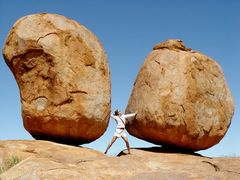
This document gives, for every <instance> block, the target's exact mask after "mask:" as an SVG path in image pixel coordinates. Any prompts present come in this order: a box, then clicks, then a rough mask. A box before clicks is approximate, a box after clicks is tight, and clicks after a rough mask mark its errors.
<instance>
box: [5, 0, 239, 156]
mask: <svg viewBox="0 0 240 180" xmlns="http://www.w3.org/2000/svg"><path fill="white" fill-rule="evenodd" d="M239 9H240V1H238V0H202V1H197V0H183V1H179V0H169V1H164V0H132V1H128V0H121V1H114V0H95V1H87V0H85V1H82V0H51V1H47V0H45V1H39V0H25V1H19V0H0V45H1V47H3V45H4V42H5V39H6V37H7V34H8V32H9V30H10V29H11V27H12V25H13V24H14V22H15V21H16V20H18V19H19V18H20V17H22V16H25V15H29V14H33V13H40V12H47V13H56V14H61V15H64V16H66V17H68V18H71V19H74V20H76V21H78V22H79V23H81V24H83V25H84V26H86V27H87V28H88V29H90V30H91V31H92V32H93V33H95V34H96V36H97V37H98V38H99V40H100V41H101V43H102V44H103V46H104V48H105V50H106V52H107V56H108V62H109V66H110V69H111V81H112V110H114V109H115V108H119V109H121V110H123V111H124V110H125V107H126V105H127V102H128V98H129V96H130V93H131V90H132V86H133V82H134V80H135V78H136V75H137V73H138V71H139V69H140V67H141V64H142V63H143V61H144V59H145V58H146V56H147V55H148V54H149V53H150V51H151V50H152V47H153V46H154V45H155V44H157V43H159V42H161V41H164V40H166V39H170V38H177V39H182V40H183V41H184V42H185V44H186V46H187V47H191V48H192V49H194V50H198V51H200V52H202V53H204V54H206V55H208V56H210V57H212V58H213V59H215V60H216V61H217V62H218V63H219V64H220V65H221V66H222V68H223V71H224V74H225V78H226V80H227V83H228V85H229V88H230V90H231V92H232V95H233V97H234V100H235V113H234V117H233V119H232V124H231V126H230V128H229V130H228V132H227V134H226V136H225V137H224V138H223V139H222V141H221V142H220V143H219V144H218V145H215V146H214V147H212V148H210V149H208V150H204V151H200V152H199V153H201V154H202V155H206V156H240V141H239V139H240V124H239V117H240V108H239V104H240V95H239V81H240V80H239V79H240V70H239V68H240V53H239V52H240V21H239V18H240V11H239ZM0 99H1V103H0V139H2V140H5V139H32V137H31V136H30V135H29V133H28V132H27V131H26V130H25V129H24V128H23V124H22V118H21V104H20V97H19V90H18V87H17V84H16V81H15V79H14V77H13V75H12V73H11V72H10V70H9V69H8V67H7V65H6V64H5V62H4V59H3V57H2V56H1V57H0ZM114 128H115V122H114V120H111V121H110V123H109V127H108V129H107V131H106V132H105V134H104V135H103V136H102V137H101V138H99V139H98V140H96V141H94V142H93V143H90V144H87V145H84V146H87V147H90V148H93V149H97V150H100V151H102V152H103V151H104V150H105V148H106V146H107V144H108V143H109V141H110V140H111V138H112V135H113V133H114V130H115V129H114ZM128 137H129V140H130V145H131V146H132V147H147V146H152V144H150V143H147V142H145V141H142V140H139V139H136V138H134V137H133V136H130V135H129V136H128ZM122 149H125V144H124V143H123V141H122V140H121V139H119V140H117V142H116V143H115V144H114V145H113V147H112V148H111V149H110V151H109V154H110V155H116V154H117V153H118V152H119V151H121V150H122Z"/></svg>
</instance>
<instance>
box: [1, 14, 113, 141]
mask: <svg viewBox="0 0 240 180" xmlns="http://www.w3.org/2000/svg"><path fill="white" fill-rule="evenodd" d="M3 55H4V58H5V61H6V63H7V64H8V66H9V67H10V69H11V70H12V72H13V74H14V76H15V78H16V80H17V83H18V86H19V88H20V94H21V102H22V117H23V121H24V127H25V129H26V130H27V131H29V132H30V133H31V135H32V136H33V137H35V138H36V139H47V140H54V141H60V142H64V143H70V144H82V143H88V142H91V141H94V140H96V139H97V138H99V137H100V136H101V135H102V134H103V133H104V132H105V130H106V128H107V125H108V121H109V114H110V72H109V66H108V62H107V58H106V54H105V51H104V49H103V47H102V45H101V44H100V42H99V41H98V39H97V38H96V36H95V35H94V34H93V33H91V32H90V31H89V30H88V29H87V28H85V27H84V26H82V25H80V24H79V23H77V22H75V21H73V20H70V19H67V18H65V17H63V16H60V15H56V14H45V13H43V14H34V15H29V16H25V17H22V18H21V19H19V20H18V21H17V22H16V23H15V24H14V26H13V28H12V29H11V31H10V33H9V35H8V37H7V40H6V43H5V46H4V48H3Z"/></svg>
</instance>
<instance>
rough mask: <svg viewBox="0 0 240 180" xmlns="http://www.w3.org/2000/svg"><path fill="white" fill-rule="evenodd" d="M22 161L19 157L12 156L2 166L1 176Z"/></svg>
mask: <svg viewBox="0 0 240 180" xmlns="http://www.w3.org/2000/svg"><path fill="white" fill-rule="evenodd" d="M21 160H22V159H21V158H19V157H17V156H10V157H9V158H8V159H7V160H6V161H5V162H4V163H2V165H1V166H0V174H1V173H3V172H5V171H7V170H8V169H10V168H11V167H13V166H15V165H16V164H18V163H19V162H20V161H21Z"/></svg>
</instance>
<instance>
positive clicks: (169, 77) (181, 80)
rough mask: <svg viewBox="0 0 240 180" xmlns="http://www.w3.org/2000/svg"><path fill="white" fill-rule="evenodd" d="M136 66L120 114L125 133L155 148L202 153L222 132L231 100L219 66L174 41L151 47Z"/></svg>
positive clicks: (229, 116) (215, 142)
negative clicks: (123, 114)
mask: <svg viewBox="0 0 240 180" xmlns="http://www.w3.org/2000/svg"><path fill="white" fill-rule="evenodd" d="M153 49H154V50H153V51H152V52H151V53H150V54H149V55H148V57H147V58H146V60H145V62H144V64H143V65H142V67H141V69H140V72H139V74H138V76H137V79H136V81H135V83H134V87H133V90H132V93H131V97H130V99H129V102H128V106H127V108H126V112H127V113H129V112H134V111H138V114H137V116H136V118H135V119H133V120H132V121H129V122H128V124H127V125H126V128H127V130H128V132H129V133H130V134H131V135H133V136H135V137H138V138H140V139H144V140H146V141H149V142H153V143H155V144H160V145H168V146H169V145H170V146H176V147H179V148H185V149H190V150H201V149H207V148H209V147H211V146H213V145H215V144H217V143H218V142H219V141H220V140H221V139H222V138H223V136H224V135H225V133H226V132H227V129H228V127H229V125H230V123H231V118H232V115H233V112H234V105H233V98H232V96H231V93H230V91H229V89H228V86H227V84H226V81H225V79H224V75H223V71H222V69H221V67H220V66H219V65H218V64H217V63H216V62H215V61H214V60H213V59H211V58H209V57H207V56H206V55H203V54H201V53H199V52H196V51H192V50H191V49H190V48H186V47H185V46H184V44H183V42H182V41H180V40H168V41H166V42H163V43H160V44H158V45H156V46H155V47H154V48H153Z"/></svg>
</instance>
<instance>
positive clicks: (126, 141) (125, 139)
mask: <svg viewBox="0 0 240 180" xmlns="http://www.w3.org/2000/svg"><path fill="white" fill-rule="evenodd" d="M122 138H123V140H124V141H125V143H126V146H127V150H128V154H131V152H130V146H129V142H128V138H127V137H125V136H122Z"/></svg>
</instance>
